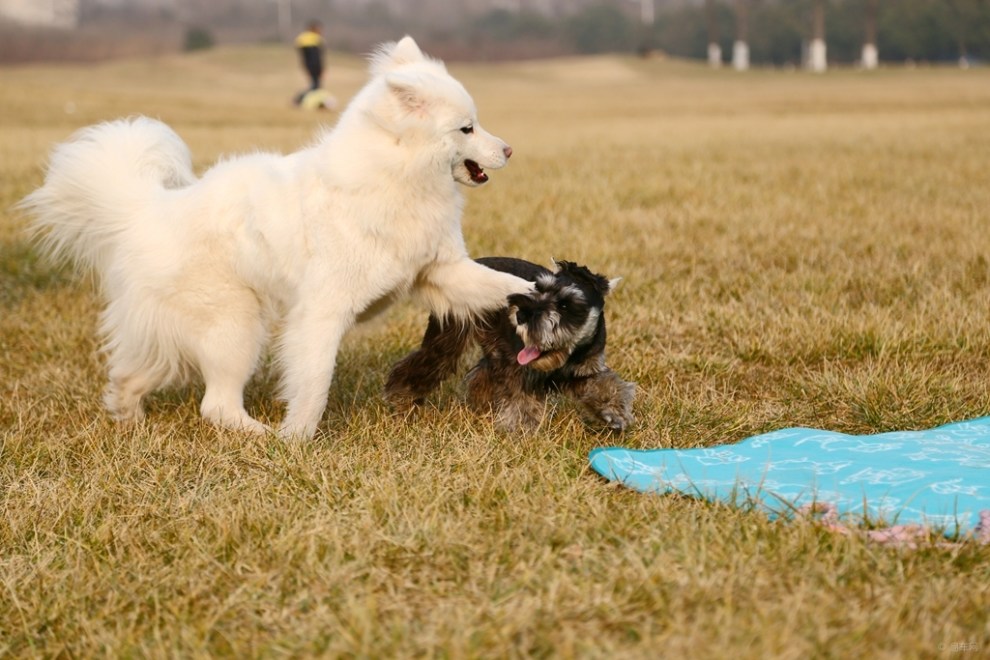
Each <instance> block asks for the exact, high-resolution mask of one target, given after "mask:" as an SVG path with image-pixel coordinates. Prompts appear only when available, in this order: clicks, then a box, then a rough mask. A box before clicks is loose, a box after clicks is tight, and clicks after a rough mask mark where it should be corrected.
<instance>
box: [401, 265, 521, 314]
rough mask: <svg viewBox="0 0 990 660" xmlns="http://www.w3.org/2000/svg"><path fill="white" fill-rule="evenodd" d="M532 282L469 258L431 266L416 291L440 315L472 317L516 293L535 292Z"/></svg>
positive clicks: (499, 304) (494, 306) (501, 303)
mask: <svg viewBox="0 0 990 660" xmlns="http://www.w3.org/2000/svg"><path fill="white" fill-rule="evenodd" d="M532 291H533V283H532V282H529V281H527V280H524V279H522V278H521V277H516V276H515V275H510V274H508V273H503V272H500V271H497V270H493V269H491V268H488V267H486V266H482V265H481V264H479V263H478V262H476V261H473V260H471V259H469V258H467V257H465V258H463V259H461V260H458V261H453V262H447V263H440V264H436V265H434V266H432V267H431V268H430V269H429V270H428V271H427V272H426V273H424V276H423V277H421V278H420V280H419V281H418V282H417V293H418V294H419V295H420V297H422V298H423V299H424V300H425V301H426V304H427V305H428V306H429V307H430V309H431V310H433V312H435V313H436V314H437V316H439V317H441V318H442V317H444V316H446V315H447V314H453V315H455V316H459V317H465V316H471V315H474V314H477V313H479V312H483V311H486V310H489V309H495V308H498V307H502V306H504V305H505V304H506V298H508V297H509V296H510V295H512V294H514V293H532Z"/></svg>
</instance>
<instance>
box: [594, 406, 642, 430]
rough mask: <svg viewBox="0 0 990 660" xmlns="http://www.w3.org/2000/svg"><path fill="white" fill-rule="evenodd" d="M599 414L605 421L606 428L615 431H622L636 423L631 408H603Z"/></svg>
mask: <svg viewBox="0 0 990 660" xmlns="http://www.w3.org/2000/svg"><path fill="white" fill-rule="evenodd" d="M599 416H600V417H601V421H603V422H605V430H607V431H612V432H613V433H622V432H623V431H625V430H626V429H628V428H629V427H630V426H632V425H633V424H635V423H636V417H635V416H634V415H633V414H632V411H631V410H602V411H601V412H600V413H599Z"/></svg>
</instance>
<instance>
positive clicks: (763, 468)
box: [589, 417, 990, 535]
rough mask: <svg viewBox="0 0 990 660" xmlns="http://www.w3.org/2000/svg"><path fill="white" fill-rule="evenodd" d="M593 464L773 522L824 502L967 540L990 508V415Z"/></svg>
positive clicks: (802, 432)
mask: <svg viewBox="0 0 990 660" xmlns="http://www.w3.org/2000/svg"><path fill="white" fill-rule="evenodd" d="M589 460H590V462H591V467H592V469H594V470H595V471H596V472H598V473H599V474H601V475H602V476H604V477H605V478H607V479H611V480H614V481H618V482H620V483H622V484H623V485H625V486H628V487H630V488H633V489H636V490H639V491H643V492H654V493H669V492H678V493H681V494H684V495H690V496H695V497H703V498H705V499H708V500H711V501H722V502H728V503H734V504H742V503H755V504H756V505H757V506H758V507H759V508H761V509H763V510H764V511H766V512H767V513H769V514H770V515H771V516H777V515H791V514H793V513H795V512H797V511H799V510H802V509H807V507H809V506H814V505H815V504H816V503H819V502H821V503H827V504H828V505H830V506H831V507H834V509H835V510H836V512H837V514H838V516H839V518H841V519H842V520H844V521H853V522H862V521H864V520H867V521H870V522H872V523H879V524H888V525H892V524H898V525H901V524H919V525H925V526H928V527H933V528H937V529H939V530H943V531H944V532H945V533H946V534H948V535H956V534H960V535H962V534H968V533H971V532H973V531H974V529H976V528H977V526H978V525H979V524H980V512H981V511H987V510H990V417H983V418H979V419H974V420H970V421H966V422H956V423H953V424H947V425H945V426H939V427H937V428H934V429H928V430H924V431H897V432H892V433H880V434H877V435H869V436H856V435H846V434H843V433H835V432H832V431H822V430H818V429H807V428H789V429H782V430H780V431H774V432H772V433H765V434H763V435H758V436H754V437H751V438H747V439H745V440H743V441H741V442H739V443H738V444H734V445H721V446H718V447H706V448H698V449H653V450H634V449H626V448H622V447H599V448H597V449H594V450H592V452H591V455H590V457H589Z"/></svg>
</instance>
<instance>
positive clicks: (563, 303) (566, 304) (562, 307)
mask: <svg viewBox="0 0 990 660" xmlns="http://www.w3.org/2000/svg"><path fill="white" fill-rule="evenodd" d="M557 307H559V308H560V311H562V312H566V311H567V310H569V309H570V308H571V303H569V302H568V301H566V300H561V301H560V302H559V303H558V304H557Z"/></svg>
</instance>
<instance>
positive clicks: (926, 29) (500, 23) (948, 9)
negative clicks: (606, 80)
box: [471, 0, 990, 66]
mask: <svg viewBox="0 0 990 660" xmlns="http://www.w3.org/2000/svg"><path fill="white" fill-rule="evenodd" d="M658 9H662V8H658ZM740 21H743V22H744V27H745V30H744V33H745V34H744V37H745V39H746V43H747V45H748V53H749V59H750V60H751V61H752V62H753V63H756V64H765V65H777V66H786V65H799V64H801V63H802V62H804V61H805V59H806V58H807V50H808V46H809V44H810V43H811V42H812V41H813V37H814V36H815V32H816V30H820V31H822V32H823V38H824V41H825V43H826V44H827V47H828V50H827V53H828V54H827V57H828V60H829V61H833V62H841V63H855V62H860V61H861V59H862V57H863V46H864V43H865V42H866V41H867V39H868V38H870V37H871V36H872V37H873V38H874V40H875V46H876V48H877V50H878V52H879V57H880V59H881V60H886V61H906V60H913V61H919V62H920V61H930V62H941V61H956V60H959V58H961V57H963V58H966V59H967V61H980V60H990V0H711V1H710V2H706V3H703V4H694V5H688V6H682V7H679V8H676V9H668V10H659V11H657V12H656V13H655V18H654V22H653V24H652V25H644V24H643V23H642V22H641V21H640V20H639V13H638V12H630V11H629V10H628V8H627V7H623V6H622V5H618V4H614V3H602V4H599V5H594V6H591V7H587V8H585V9H583V10H581V11H579V12H577V13H575V14H574V15H572V16H569V17H567V18H566V19H564V20H554V19H551V18H548V17H547V16H544V15H541V14H538V13H535V12H527V11H519V12H510V11H507V10H494V11H491V12H488V13H486V14H484V15H482V16H480V17H478V18H476V19H475V20H474V21H473V23H472V25H471V30H473V31H474V32H475V33H476V34H477V36H478V37H479V38H482V39H484V38H488V39H496V40H501V41H503V42H512V41H515V40H520V39H527V38H532V37H534V36H538V37H540V38H544V39H556V40H560V41H562V42H563V43H564V44H566V46H568V47H569V48H572V49H574V50H576V51H577V52H581V53H602V52H623V51H625V52H630V51H636V50H639V51H643V52H647V51H655V50H656V51H663V52H665V53H668V54H671V55H675V56H680V57H688V58H699V59H705V58H707V57H708V56H709V46H710V44H712V43H714V44H716V45H717V46H718V47H719V49H720V50H721V52H723V53H726V54H731V53H733V50H734V49H735V46H736V42H737V41H738V38H739V36H740V34H739V28H740ZM871 21H872V23H871ZM871 31H872V35H870V32H871ZM730 59H731V57H730V56H729V55H727V56H726V60H727V61H729V60H730Z"/></svg>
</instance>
